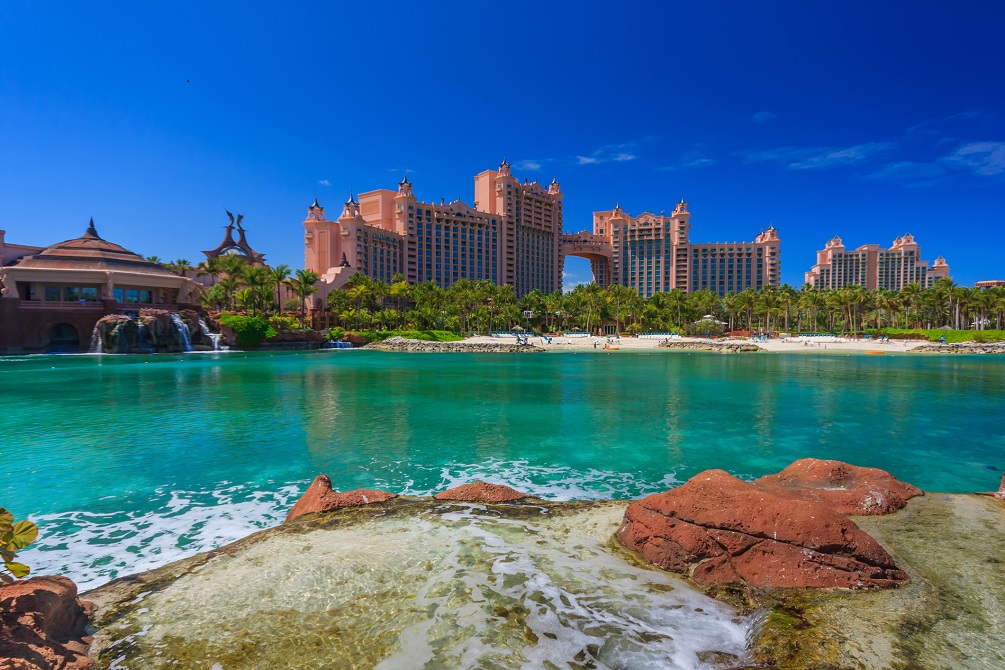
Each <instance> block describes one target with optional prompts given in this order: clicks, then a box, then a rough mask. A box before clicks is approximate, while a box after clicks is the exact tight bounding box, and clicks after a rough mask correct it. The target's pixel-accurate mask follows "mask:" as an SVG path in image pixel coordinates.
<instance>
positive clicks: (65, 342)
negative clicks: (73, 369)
mask: <svg viewBox="0 0 1005 670" xmlns="http://www.w3.org/2000/svg"><path fill="white" fill-rule="evenodd" d="M79 352H80V333H79V332H78V331H77V327H76V326H74V325H73V324H70V323H66V322H62V323H57V324H56V325H55V326H53V327H52V329H51V330H50V331H49V353H51V354H76V353H79Z"/></svg>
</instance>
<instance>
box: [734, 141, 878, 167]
mask: <svg viewBox="0 0 1005 670" xmlns="http://www.w3.org/2000/svg"><path fill="white" fill-rule="evenodd" d="M894 146H895V145H894V144H893V143H891V142H866V143H863V144H856V145H854V146H850V147H845V148H838V147H791V146H787V147H776V148H773V149H762V150H758V151H745V152H741V153H740V155H741V156H742V157H743V159H744V161H745V162H747V163H780V164H783V165H785V167H786V168H788V169H790V170H820V169H825V168H831V167H839V166H842V165H855V164H857V163H863V162H865V161H867V160H870V159H871V158H873V157H875V156H876V155H878V154H881V153H883V152H885V151H889V150H890V149H893V148H894Z"/></svg>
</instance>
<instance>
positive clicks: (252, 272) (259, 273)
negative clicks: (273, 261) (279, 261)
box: [244, 267, 272, 316]
mask: <svg viewBox="0 0 1005 670" xmlns="http://www.w3.org/2000/svg"><path fill="white" fill-rule="evenodd" d="M271 278H272V273H271V272H270V271H269V269H268V268H266V267H250V268H247V269H246V270H245V271H244V283H245V284H246V285H247V287H248V290H250V291H251V292H252V295H253V298H252V300H251V315H252V316H254V315H255V312H256V311H257V309H258V308H259V307H262V306H263V304H264V303H265V299H264V298H265V297H266V296H268V297H271V294H272V286H271Z"/></svg>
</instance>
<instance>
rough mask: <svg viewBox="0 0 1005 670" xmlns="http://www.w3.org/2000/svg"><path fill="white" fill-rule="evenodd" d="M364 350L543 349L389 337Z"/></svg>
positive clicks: (453, 351) (488, 351)
mask: <svg viewBox="0 0 1005 670" xmlns="http://www.w3.org/2000/svg"><path fill="white" fill-rule="evenodd" d="M365 348H366V349H375V350H377V351H409V352H422V353H436V352H451V353H493V354H495V353H516V354H530V353H537V352H542V351H544V349H542V348H541V347H538V346H534V345H532V344H509V343H502V342H500V343H498V344H497V343H495V342H493V343H491V344H490V343H474V342H426V341H424V340H410V339H408V338H405V337H390V338H388V339H386V340H384V341H383V342H374V343H373V344H368V345H367V346H366V347H365Z"/></svg>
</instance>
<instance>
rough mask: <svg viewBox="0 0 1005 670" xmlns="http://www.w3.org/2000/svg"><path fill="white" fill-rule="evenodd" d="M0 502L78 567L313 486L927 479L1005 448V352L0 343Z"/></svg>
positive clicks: (598, 491)
mask: <svg viewBox="0 0 1005 670" xmlns="http://www.w3.org/2000/svg"><path fill="white" fill-rule="evenodd" d="M0 379H2V383H0V407H2V408H3V409H2V414H0V436H2V447H0V505H3V506H5V507H7V508H8V509H11V510H12V511H13V512H14V513H15V515H16V516H17V517H18V518H23V517H25V516H30V517H31V518H32V519H33V520H35V521H37V522H38V523H39V524H40V526H41V528H42V538H41V539H40V541H39V542H38V543H37V545H35V546H34V547H33V548H31V549H30V550H29V551H27V552H25V554H24V559H25V561H26V562H27V563H29V564H30V565H32V566H34V567H35V569H36V573H38V574H43V573H51V572H63V573H65V574H68V575H69V576H71V577H73V578H74V579H76V580H78V582H79V583H81V584H82V586H84V587H85V588H86V587H88V586H95V585H97V584H100V583H102V582H104V581H107V580H108V579H110V578H113V577H115V576H119V575H122V574H127V573H130V572H135V571H136V570H139V569H144V568H147V567H152V566H155V565H160V564H163V563H166V562H168V561H169V560H173V559H175V558H179V557H181V556H184V555H189V554H192V553H195V552H197V551H201V550H205V549H208V548H211V547H215V546H219V545H221V544H224V543H226V542H229V541H231V540H233V539H236V538H238V537H242V536H244V535H247V534H248V533H249V532H251V531H252V530H254V529H256V528H260V527H265V526H271V525H275V524H276V523H278V522H279V521H281V520H282V517H283V516H284V515H285V513H286V511H287V510H288V508H289V506H290V505H291V504H292V502H293V501H294V500H295V499H296V497H297V495H298V494H299V492H300V491H302V490H303V488H304V487H305V486H306V484H307V483H308V482H309V481H310V480H311V479H312V478H313V477H314V476H315V475H316V474H318V473H320V472H325V473H328V474H329V475H330V476H331V478H332V480H333V482H334V484H335V486H336V488H339V489H343V490H345V489H352V488H356V487H360V486H364V487H368V488H386V489H388V490H391V491H395V492H399V493H410V494H428V493H431V492H435V491H437V490H441V489H443V488H446V487H448V486H450V485H453V484H455V483H459V482H462V481H468V480H470V479H473V478H480V479H486V480H489V481H495V482H502V483H507V484H510V485H512V486H514V487H516V488H518V489H521V490H524V491H528V492H531V493H535V494H537V495H539V496H542V497H545V498H550V499H576V498H610V497H617V498H628V497H638V496H641V495H644V494H646V493H650V492H653V491H658V490H664V489H666V488H668V487H670V486H673V485H675V484H676V483H678V482H683V481H684V480H686V479H687V478H688V477H690V476H691V475H693V474H695V473H696V472H699V471H701V470H704V469H706V468H713V467H718V468H723V469H725V470H727V471H729V472H731V473H732V474H735V475H737V476H741V477H755V476H759V475H762V474H764V473H767V472H775V471H777V470H779V469H781V468H782V467H784V466H785V465H787V464H788V463H790V462H791V461H793V460H795V459H797V458H802V457H807V456H813V457H818V458H837V459H841V460H845V461H849V462H851V463H855V464H858V465H866V466H875V467H880V468H884V469H886V470H889V471H890V472H892V473H893V474H894V475H896V476H897V477H899V478H901V479H904V480H906V481H909V482H911V483H913V484H916V485H918V486H920V487H922V488H924V489H927V490H941V491H973V490H988V489H991V488H993V487H995V486H996V485H997V483H998V482H999V480H1000V478H1001V470H1000V469H999V468H1001V467H1002V466H1003V465H1005V425H1003V422H1002V419H1001V402H1002V401H1001V399H1002V398H1003V397H1005V360H1002V359H1001V358H998V357H992V356H966V357H965V356H955V357H954V356H920V355H914V356H911V355H904V356H863V355H850V356H849V355H839V354H835V355H821V354H814V355H807V354H791V355H782V354H757V355H720V354H704V353H694V354H689V353H687V352H663V351H659V352H645V353H643V352H639V353H637V352H618V353H616V354H605V353H600V352H597V353H593V352H590V353H579V354H573V353H562V354H540V355H520V356H515V355H514V356H507V355H500V354H481V355H479V354H471V355H467V354H424V355H416V354H394V353H382V352H367V351H327V352H303V353H300V352H297V353H276V354H257V353H256V354H246V353H231V354H208V355H178V356H169V355H163V356H63V357H58V356H39V357H26V358H0Z"/></svg>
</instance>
